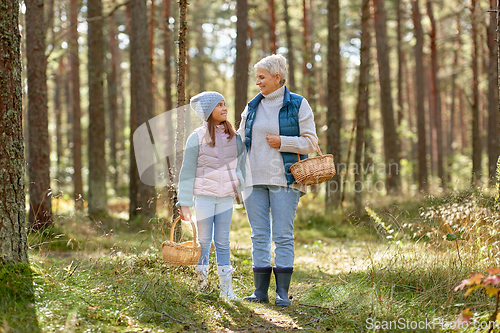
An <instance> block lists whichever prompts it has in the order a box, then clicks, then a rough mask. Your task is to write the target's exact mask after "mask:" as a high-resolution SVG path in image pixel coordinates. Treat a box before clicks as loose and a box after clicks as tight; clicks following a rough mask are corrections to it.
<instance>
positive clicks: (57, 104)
mask: <svg viewBox="0 0 500 333" xmlns="http://www.w3.org/2000/svg"><path fill="white" fill-rule="evenodd" d="M63 60H64V57H63V56H61V57H59V66H58V68H57V73H56V75H55V92H54V111H55V112H54V113H55V117H56V133H55V134H56V154H57V164H56V166H57V168H56V179H58V180H59V182H60V181H61V179H60V177H61V174H62V173H61V159H62V156H63V145H62V129H61V127H62V121H61V117H62V106H61V91H62V81H63V74H64V62H63ZM58 184H60V183H58ZM58 187H59V185H58Z"/></svg>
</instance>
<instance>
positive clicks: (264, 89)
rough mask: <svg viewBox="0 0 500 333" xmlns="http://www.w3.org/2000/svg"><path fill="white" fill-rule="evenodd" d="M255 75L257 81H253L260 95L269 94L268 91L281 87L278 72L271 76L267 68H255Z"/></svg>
mask: <svg viewBox="0 0 500 333" xmlns="http://www.w3.org/2000/svg"><path fill="white" fill-rule="evenodd" d="M255 76H256V77H257V81H255V84H256V85H258V86H259V88H260V92H261V93H262V95H269V94H270V93H272V92H273V91H275V90H277V89H279V88H280V87H281V84H280V81H281V75H280V74H276V75H274V76H273V75H271V73H269V72H268V71H267V70H265V69H263V68H257V69H256V70H255Z"/></svg>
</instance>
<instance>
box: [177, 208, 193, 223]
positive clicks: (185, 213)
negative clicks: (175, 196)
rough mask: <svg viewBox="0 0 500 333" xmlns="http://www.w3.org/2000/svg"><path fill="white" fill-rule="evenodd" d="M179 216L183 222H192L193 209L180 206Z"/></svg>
mask: <svg viewBox="0 0 500 333" xmlns="http://www.w3.org/2000/svg"><path fill="white" fill-rule="evenodd" d="M179 208H180V209H179V215H180V217H181V219H182V220H183V221H189V220H191V209H189V207H188V206H180V207H179Z"/></svg>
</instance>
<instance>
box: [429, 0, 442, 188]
mask: <svg viewBox="0 0 500 333" xmlns="http://www.w3.org/2000/svg"><path fill="white" fill-rule="evenodd" d="M427 15H428V16H429V19H430V21H431V31H430V33H429V36H430V41H431V80H430V91H431V94H430V96H429V97H430V103H432V110H433V111H434V112H433V113H432V114H433V118H434V119H433V127H434V128H435V134H436V135H435V138H434V139H435V140H434V142H433V147H435V148H436V150H437V154H436V155H437V161H436V163H437V172H438V177H439V179H440V181H441V184H440V185H441V187H443V188H444V186H445V178H444V169H443V126H442V117H441V93H440V90H439V81H438V71H439V68H438V56H437V49H436V21H435V20H434V13H433V11H432V2H431V1H430V0H427Z"/></svg>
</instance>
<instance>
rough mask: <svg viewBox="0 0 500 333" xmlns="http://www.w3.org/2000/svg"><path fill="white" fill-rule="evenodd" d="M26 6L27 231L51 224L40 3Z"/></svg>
mask: <svg viewBox="0 0 500 333" xmlns="http://www.w3.org/2000/svg"><path fill="white" fill-rule="evenodd" d="M25 4H26V55H27V59H28V131H29V139H28V145H29V158H28V161H29V162H28V178H29V182H30V183H29V197H30V212H29V222H30V228H32V229H40V228H43V227H45V226H47V225H49V224H51V223H52V208H51V207H52V205H51V201H50V200H51V196H52V193H51V190H50V175H49V169H50V145H49V119H48V107H47V75H46V69H47V58H46V57H45V27H44V18H43V8H44V7H43V3H39V2H38V1H35V0H28V1H26V2H25Z"/></svg>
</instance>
